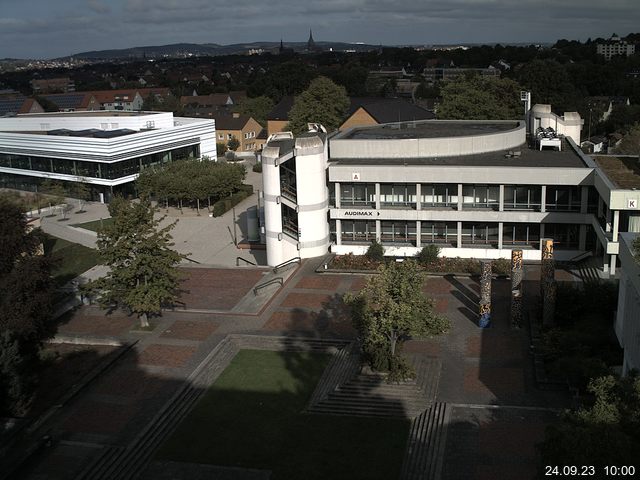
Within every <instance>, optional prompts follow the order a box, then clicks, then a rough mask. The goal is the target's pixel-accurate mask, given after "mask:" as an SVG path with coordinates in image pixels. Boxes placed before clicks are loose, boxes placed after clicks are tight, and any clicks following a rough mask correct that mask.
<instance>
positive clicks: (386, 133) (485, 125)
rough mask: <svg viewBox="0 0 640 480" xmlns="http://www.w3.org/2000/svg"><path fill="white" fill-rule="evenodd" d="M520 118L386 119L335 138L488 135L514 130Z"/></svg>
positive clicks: (372, 138) (399, 138) (386, 138)
mask: <svg viewBox="0 0 640 480" xmlns="http://www.w3.org/2000/svg"><path fill="white" fill-rule="evenodd" d="M519 126H520V122H519V121H517V120H513V121H485V120H426V121H424V120H423V121H419V122H402V123H388V124H385V125H379V126H373V127H356V128H354V129H352V130H349V131H347V132H345V133H344V134H339V135H337V136H336V137H334V140H388V139H394V140H402V139H414V138H447V137H468V136H474V135H488V134H492V133H501V132H507V131H509V130H515V129H516V128H518V127H519Z"/></svg>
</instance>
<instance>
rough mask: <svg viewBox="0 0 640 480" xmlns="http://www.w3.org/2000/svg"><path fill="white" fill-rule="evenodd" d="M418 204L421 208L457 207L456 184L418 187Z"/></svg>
mask: <svg viewBox="0 0 640 480" xmlns="http://www.w3.org/2000/svg"><path fill="white" fill-rule="evenodd" d="M420 202H421V204H422V205H421V206H422V208H437V207H449V208H457V206H458V185H457V184H447V183H438V184H434V185H431V184H423V185H421V186H420Z"/></svg>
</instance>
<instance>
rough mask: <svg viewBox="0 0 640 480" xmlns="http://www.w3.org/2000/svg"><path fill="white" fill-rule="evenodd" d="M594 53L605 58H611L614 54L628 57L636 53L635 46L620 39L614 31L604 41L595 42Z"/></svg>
mask: <svg viewBox="0 0 640 480" xmlns="http://www.w3.org/2000/svg"><path fill="white" fill-rule="evenodd" d="M596 53H597V54H598V55H602V56H604V58H605V60H611V57H614V56H616V55H624V56H625V57H629V56H631V55H633V54H634V53H636V46H635V45H634V44H633V43H627V42H625V41H624V40H622V39H620V37H618V36H617V35H616V34H615V33H614V34H613V35H612V36H611V37H610V38H609V39H608V40H606V41H605V42H602V43H598V44H596Z"/></svg>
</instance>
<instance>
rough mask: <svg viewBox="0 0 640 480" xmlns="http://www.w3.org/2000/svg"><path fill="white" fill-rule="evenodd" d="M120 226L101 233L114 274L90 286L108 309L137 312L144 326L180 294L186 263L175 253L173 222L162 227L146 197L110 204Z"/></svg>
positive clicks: (113, 225) (101, 245) (101, 243)
mask: <svg viewBox="0 0 640 480" xmlns="http://www.w3.org/2000/svg"><path fill="white" fill-rule="evenodd" d="M109 213H110V214H111V216H112V217H113V219H114V221H113V223H111V224H106V225H104V226H103V227H101V228H99V229H98V253H99V256H100V259H101V261H102V263H103V264H104V265H107V266H108V267H109V273H108V274H107V275H106V276H105V277H102V278H99V279H97V280H93V281H91V282H90V283H88V284H87V286H86V287H85V289H86V291H87V292H88V293H90V294H93V295H96V296H97V299H98V302H99V304H100V305H101V306H102V307H103V308H107V307H108V308H112V309H113V308H118V307H123V308H125V309H127V310H129V311H130V312H131V313H135V314H136V315H137V316H138V318H139V320H140V325H141V326H142V327H148V326H149V321H148V319H149V317H150V316H152V315H160V314H161V313H162V306H163V305H166V304H172V303H173V302H174V301H175V300H176V299H177V298H178V295H179V287H180V274H179V271H178V269H177V265H178V264H179V263H180V261H181V260H182V259H184V258H186V255H182V254H179V253H178V252H176V251H174V250H172V249H171V247H172V246H173V243H172V242H171V235H170V233H169V232H170V231H171V230H172V229H173V227H174V226H175V224H176V222H173V223H171V224H169V225H167V226H165V227H162V228H161V227H160V226H159V225H160V222H161V221H162V220H163V218H164V217H163V218H161V219H158V220H156V219H154V213H155V209H154V208H153V207H152V206H151V203H150V202H149V200H147V199H146V198H143V199H142V200H141V201H140V202H130V201H127V200H124V199H123V198H120V197H116V198H115V199H114V200H113V201H112V202H111V203H110V204H109Z"/></svg>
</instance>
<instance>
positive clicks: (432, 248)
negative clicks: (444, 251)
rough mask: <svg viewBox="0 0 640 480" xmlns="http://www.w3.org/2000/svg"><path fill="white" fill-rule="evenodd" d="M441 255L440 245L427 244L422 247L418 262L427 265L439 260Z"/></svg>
mask: <svg viewBox="0 0 640 480" xmlns="http://www.w3.org/2000/svg"><path fill="white" fill-rule="evenodd" d="M439 255H440V247H438V246H437V245H426V246H424V247H422V250H420V251H419V252H418V254H417V255H416V257H417V258H418V263H420V265H423V266H425V267H426V266H427V265H429V264H431V263H435V262H436V261H438V256H439Z"/></svg>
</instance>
